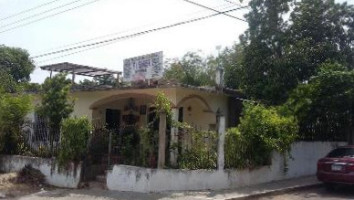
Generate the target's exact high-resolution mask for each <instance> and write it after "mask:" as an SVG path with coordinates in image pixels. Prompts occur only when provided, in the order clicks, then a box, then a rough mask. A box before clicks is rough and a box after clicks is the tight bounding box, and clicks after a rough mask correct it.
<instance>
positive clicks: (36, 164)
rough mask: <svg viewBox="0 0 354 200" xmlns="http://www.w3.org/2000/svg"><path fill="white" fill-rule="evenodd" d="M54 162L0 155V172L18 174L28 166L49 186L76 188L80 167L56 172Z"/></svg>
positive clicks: (56, 167) (71, 167) (71, 166)
mask: <svg viewBox="0 0 354 200" xmlns="http://www.w3.org/2000/svg"><path fill="white" fill-rule="evenodd" d="M54 162H55V161H54V160H51V159H45V158H37V157H27V156H9V155H0V171H3V172H18V171H21V169H22V168H24V167H25V166H26V165H28V164H30V165H31V166H32V167H33V168H35V169H38V170H39V171H41V172H42V174H43V175H44V176H45V179H46V182H47V183H48V184H49V185H53V186H57V187H64V188H77V187H78V185H79V182H80V174H81V165H78V166H76V167H74V165H73V164H71V165H70V167H69V169H62V170H58V166H57V165H56V164H55V163H54Z"/></svg>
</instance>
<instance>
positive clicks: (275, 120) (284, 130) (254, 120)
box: [225, 103, 298, 169]
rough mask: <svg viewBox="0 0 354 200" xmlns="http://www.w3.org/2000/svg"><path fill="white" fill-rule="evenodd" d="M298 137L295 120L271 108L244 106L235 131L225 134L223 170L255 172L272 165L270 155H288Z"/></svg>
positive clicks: (247, 104)
mask: <svg viewBox="0 0 354 200" xmlns="http://www.w3.org/2000/svg"><path fill="white" fill-rule="evenodd" d="M297 133H298V126H297V122H296V120H295V119H294V117H291V116H282V115H280V114H279V113H278V111H277V109H276V108H274V107H268V108H266V107H264V106H263V105H260V104H252V103H244V111H243V116H242V117H241V122H240V124H239V126H238V127H237V128H231V129H229V130H228V132H227V134H226V142H225V166H226V168H241V169H242V168H254V167H257V166H263V165H269V164H271V157H272V152H273V151H277V152H279V153H281V154H283V155H285V154H287V153H288V152H289V151H290V148H291V144H292V143H293V142H294V140H295V139H296V136H297Z"/></svg>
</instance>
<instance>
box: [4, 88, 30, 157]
mask: <svg viewBox="0 0 354 200" xmlns="http://www.w3.org/2000/svg"><path fill="white" fill-rule="evenodd" d="M31 108H32V104H31V98H30V97H29V96H28V95H10V94H1V95H0V111H1V112H0V152H1V153H5V154H18V153H21V152H22V151H23V150H24V147H25V145H24V140H23V138H22V135H21V125H22V124H23V123H24V118H25V116H26V115H27V113H28V112H29V111H30V110H31Z"/></svg>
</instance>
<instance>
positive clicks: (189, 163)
mask: <svg viewBox="0 0 354 200" xmlns="http://www.w3.org/2000/svg"><path fill="white" fill-rule="evenodd" d="M184 137H186V138H188V139H187V141H186V142H187V144H183V146H186V148H183V147H182V151H181V153H180V154H179V156H178V165H179V168H182V169H215V168H216V165H217V133H216V132H213V131H197V130H191V131H188V132H186V134H185V135H184ZM188 140H189V141H188ZM188 143H189V144H188Z"/></svg>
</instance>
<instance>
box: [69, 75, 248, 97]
mask: <svg viewBox="0 0 354 200" xmlns="http://www.w3.org/2000/svg"><path fill="white" fill-rule="evenodd" d="M153 88H188V89H193V90H198V91H202V92H207V93H218V94H225V95H228V96H233V97H238V98H244V94H243V93H242V92H240V91H239V90H235V89H232V88H227V87H223V88H217V87H212V86H192V85H187V84H181V83H178V82H176V81H173V80H163V79H162V80H159V81H155V82H153V83H150V84H147V83H135V84H133V85H120V86H118V87H112V86H105V85H102V86H81V85H74V86H73V87H72V91H73V92H80V91H107V90H129V89H153Z"/></svg>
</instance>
